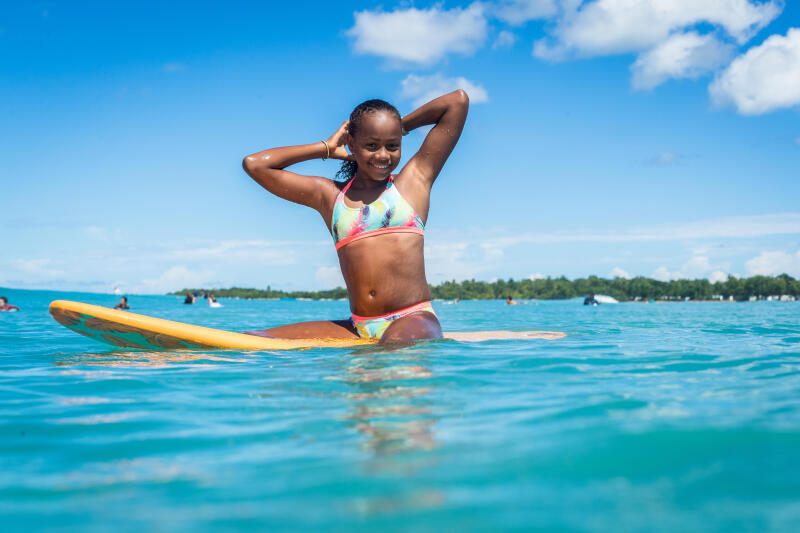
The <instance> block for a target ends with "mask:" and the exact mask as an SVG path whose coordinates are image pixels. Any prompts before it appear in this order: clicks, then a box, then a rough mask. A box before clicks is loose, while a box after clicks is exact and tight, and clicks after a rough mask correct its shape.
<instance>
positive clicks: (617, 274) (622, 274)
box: [608, 267, 631, 279]
mask: <svg viewBox="0 0 800 533" xmlns="http://www.w3.org/2000/svg"><path fill="white" fill-rule="evenodd" d="M608 275H609V276H610V277H612V278H625V279H631V275H630V274H628V271H627V270H623V269H621V268H619V267H614V268H613V269H611V272H610V273H609V274H608Z"/></svg>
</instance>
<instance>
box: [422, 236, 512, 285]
mask: <svg viewBox="0 0 800 533" xmlns="http://www.w3.org/2000/svg"><path fill="white" fill-rule="evenodd" d="M426 233H427V232H426ZM431 237H432V238H430V239H429V238H428V235H426V239H425V271H426V272H427V274H428V281H429V282H431V283H441V282H443V281H449V280H452V279H455V280H465V279H472V278H475V277H477V276H479V275H480V274H482V273H483V272H486V271H487V270H491V269H492V268H493V267H495V266H496V265H497V262H496V261H495V259H496V258H497V256H496V255H493V254H492V253H491V252H490V251H488V250H487V248H486V247H484V246H482V245H483V244H485V243H467V242H454V241H439V240H437V239H436V237H435V236H433V235H432V236H431Z"/></svg>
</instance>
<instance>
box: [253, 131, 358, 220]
mask: <svg viewBox="0 0 800 533" xmlns="http://www.w3.org/2000/svg"><path fill="white" fill-rule="evenodd" d="M346 142H347V122H345V123H344V124H342V125H341V126H340V127H339V129H338V130H336V133H334V134H333V135H331V136H330V138H328V140H327V141H320V142H316V143H313V144H302V145H298V146H285V147H281V148H270V149H269V150H264V151H262V152H258V153H255V154H251V155H248V156H247V157H245V158H244V161H242V166H243V167H244V170H245V172H247V173H248V174H249V175H250V177H251V178H253V179H254V180H255V181H256V182H257V183H258V184H259V185H261V186H262V187H264V188H265V189H267V190H268V191H269V192H271V193H272V194H274V195H276V196H279V197H281V198H283V199H284V200H289V201H290V202H294V203H297V204H302V205H307V206H308V207H312V208H314V209H316V210H317V211H319V212H320V213H323V209H325V206H326V202H325V196H326V195H325V191H326V190H327V189H329V188H330V187H331V186H332V185H333V182H332V181H331V180H329V179H325V178H321V177H318V176H303V175H301V174H296V173H295V172H290V171H288V170H284V169H285V168H286V167H288V166H290V165H294V164H295V163H300V162H301V161H308V160H310V159H318V158H322V159H327V158H331V159H348V160H349V159H350V158H351V156H350V155H349V154H348V153H347V150H346V149H345V144H346Z"/></svg>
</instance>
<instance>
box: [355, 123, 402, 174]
mask: <svg viewBox="0 0 800 533" xmlns="http://www.w3.org/2000/svg"><path fill="white" fill-rule="evenodd" d="M402 131H403V130H402V126H401V124H400V119H398V118H397V116H396V115H394V114H393V113H389V112H388V111H377V112H375V113H368V114H366V115H364V116H363V117H362V118H361V122H360V123H359V124H358V129H357V131H356V134H355V135H352V136H350V143H349V144H348V147H349V148H350V153H351V154H353V157H355V159H356V163H358V174H359V175H360V176H361V177H362V178H368V179H371V180H375V181H383V180H385V179H386V178H388V177H389V174H391V173H392V171H393V170H394V169H395V168H397V165H398V164H399V163H400V143H401V139H402V138H403V134H402Z"/></svg>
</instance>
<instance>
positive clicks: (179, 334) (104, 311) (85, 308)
mask: <svg viewBox="0 0 800 533" xmlns="http://www.w3.org/2000/svg"><path fill="white" fill-rule="evenodd" d="M50 314H51V315H52V317H53V318H54V319H55V320H56V321H57V322H58V323H59V324H61V325H63V326H65V327H67V328H69V329H71V330H72V331H74V332H76V333H80V334H81V335H85V336H87V337H90V338H92V339H94V340H96V341H100V342H103V343H106V344H111V345H113V346H119V347H121V348H139V349H145V350H219V349H234V350H296V349H301V348H342V347H352V346H364V345H370V344H376V343H377V341H376V340H373V339H272V338H268V337H259V336H257V335H246V334H244V333H236V332H233V331H224V330H221V329H213V328H206V327H203V326H194V325H192V324H185V323H182V322H174V321H172V320H165V319H163V318H154V317H150V316H145V315H139V314H136V313H131V312H128V311H119V310H116V309H109V308H107V307H101V306H99V305H92V304H85V303H81V302H71V301H68V300H56V301H54V302H52V303H51V304H50ZM444 336H445V338H448V339H454V340H458V341H462V342H481V341H486V340H497V339H548V340H552V339H557V338H560V337H563V336H564V334H563V333H559V332H554V331H518V332H512V331H475V332H449V333H444Z"/></svg>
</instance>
